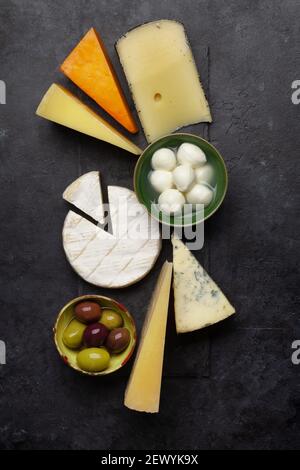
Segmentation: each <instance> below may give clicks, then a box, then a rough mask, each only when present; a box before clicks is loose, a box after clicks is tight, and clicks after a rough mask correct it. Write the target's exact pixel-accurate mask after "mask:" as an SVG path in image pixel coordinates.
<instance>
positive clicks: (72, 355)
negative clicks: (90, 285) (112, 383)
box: [53, 295, 136, 376]
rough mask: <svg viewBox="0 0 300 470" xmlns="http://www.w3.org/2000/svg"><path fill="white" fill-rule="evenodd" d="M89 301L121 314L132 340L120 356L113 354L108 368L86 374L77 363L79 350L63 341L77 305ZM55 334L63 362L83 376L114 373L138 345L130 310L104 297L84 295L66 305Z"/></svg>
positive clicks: (57, 322)
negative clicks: (71, 347) (70, 347)
mask: <svg viewBox="0 0 300 470" xmlns="http://www.w3.org/2000/svg"><path fill="white" fill-rule="evenodd" d="M87 300H91V301H93V302H97V303H99V304H100V306H101V307H102V308H103V309H104V308H110V309H112V310H115V311H116V312H117V313H119V314H120V315H121V316H122V317H123V320H124V327H126V328H128V330H129V331H130V337H131V339H130V343H129V345H128V346H127V348H126V349H125V350H124V351H122V352H121V353H120V354H112V355H111V357H110V361H109V366H108V368H107V369H105V370H103V371H101V372H86V371H85V370H82V369H81V368H80V367H78V365H77V361H76V357H77V354H78V350H74V349H69V348H68V347H67V346H65V344H64V343H63V340H62V337H63V332H64V330H65V328H66V327H67V325H68V324H69V323H70V321H71V320H72V319H73V318H74V307H75V305H76V304H78V303H79V302H82V301H87ZM53 332H54V341H55V345H56V348H57V350H58V352H59V354H60V356H61V358H62V360H63V361H64V363H65V364H67V365H68V366H70V367H72V369H75V370H77V371H78V372H81V373H82V374H86V375H96V376H98V375H107V374H111V373H112V372H115V371H116V370H118V369H120V368H121V367H123V366H124V365H125V364H126V362H127V361H128V360H129V359H130V357H131V355H132V353H133V351H134V348H135V345H136V328H135V323H134V320H133V318H132V316H131V315H130V313H129V312H128V310H127V309H126V308H125V307H124V306H123V305H122V304H120V303H119V302H116V301H115V300H113V299H110V298H109V297H103V296H102V295H83V296H81V297H77V298H76V299H73V300H71V301H70V302H69V303H67V305H65V306H64V307H63V308H62V310H61V311H60V312H59V314H58V317H57V320H56V323H55V326H54V328H53Z"/></svg>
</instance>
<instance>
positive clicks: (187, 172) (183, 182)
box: [173, 165, 195, 192]
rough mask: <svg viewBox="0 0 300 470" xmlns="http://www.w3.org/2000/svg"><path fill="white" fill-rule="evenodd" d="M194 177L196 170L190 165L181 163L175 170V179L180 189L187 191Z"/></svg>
mask: <svg viewBox="0 0 300 470" xmlns="http://www.w3.org/2000/svg"><path fill="white" fill-rule="evenodd" d="M194 178H195V174H194V170H193V168H192V167H191V166H190V165H179V166H178V167H177V168H175V170H174V171H173V181H174V183H175V186H176V188H177V189H178V190H179V191H183V192H185V191H187V190H188V188H189V187H190V185H191V184H192V182H193V181H194Z"/></svg>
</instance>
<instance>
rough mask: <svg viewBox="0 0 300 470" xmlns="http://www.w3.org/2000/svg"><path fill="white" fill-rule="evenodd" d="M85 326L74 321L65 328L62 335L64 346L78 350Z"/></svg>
mask: <svg viewBox="0 0 300 470" xmlns="http://www.w3.org/2000/svg"><path fill="white" fill-rule="evenodd" d="M85 329H86V325H84V324H83V323H81V322H80V321H78V320H76V319H74V320H72V321H71V322H70V323H69V324H68V326H67V327H66V329H65V331H64V333H63V342H64V344H65V345H66V346H67V347H68V348H71V349H78V348H80V346H81V343H82V338H83V333H84V330H85Z"/></svg>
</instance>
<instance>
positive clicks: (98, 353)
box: [77, 348, 110, 372]
mask: <svg viewBox="0 0 300 470" xmlns="http://www.w3.org/2000/svg"><path fill="white" fill-rule="evenodd" d="M109 360H110V355H109V353H108V352H107V351H106V349H104V348H87V349H83V350H82V351H80V352H79V353H78V354H77V364H78V366H79V367H80V369H82V370H85V371H87V372H101V371H102V370H104V369H107V366H108V364H109Z"/></svg>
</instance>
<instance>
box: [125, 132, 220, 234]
mask: <svg viewBox="0 0 300 470" xmlns="http://www.w3.org/2000/svg"><path fill="white" fill-rule="evenodd" d="M184 142H189V143H191V144H194V145H197V146H198V147H200V148H201V149H202V150H203V152H204V153H205V155H206V158H207V162H208V163H210V164H211V166H212V167H213V169H214V175H215V181H214V185H213V187H214V197H213V200H212V201H211V203H210V204H209V205H208V206H207V207H205V209H204V213H203V210H201V211H196V210H194V209H193V210H191V211H190V213H188V214H184V215H182V214H180V215H178V216H175V215H174V216H170V217H169V216H166V215H165V214H163V213H162V212H161V211H159V209H158V207H155V203H157V200H158V196H159V194H158V193H157V192H156V191H155V190H154V189H153V187H152V185H151V183H150V181H149V174H150V172H151V170H152V167H151V159H152V155H153V153H154V152H155V151H156V150H158V149H160V148H162V147H171V148H175V147H179V145H181V144H182V143H184ZM227 185H228V176H227V170H226V166H225V162H224V160H223V158H222V157H221V155H220V153H219V152H218V150H217V149H216V148H215V147H214V146H213V145H211V144H210V143H209V142H207V140H205V139H202V138H201V137H198V136H196V135H192V134H185V133H178V134H170V135H166V136H164V137H161V138H160V139H158V140H156V141H155V142H152V144H150V145H149V146H148V147H147V148H146V149H145V150H144V152H143V153H142V155H141V156H140V158H139V159H138V161H137V164H136V167H135V171H134V189H135V192H136V195H137V198H138V200H139V201H140V202H141V203H142V204H144V206H146V208H147V210H148V212H149V213H150V214H151V215H152V217H154V218H155V219H157V220H159V221H160V222H162V223H164V224H167V225H171V226H173V227H186V226H191V225H195V224H197V223H200V222H203V220H206V219H208V218H209V217H210V216H211V215H213V214H214V213H215V212H216V210H217V209H218V208H219V207H220V205H221V204H222V202H223V199H224V197H225V194H226V191H227ZM153 203H154V204H153ZM151 207H152V212H151Z"/></svg>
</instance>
